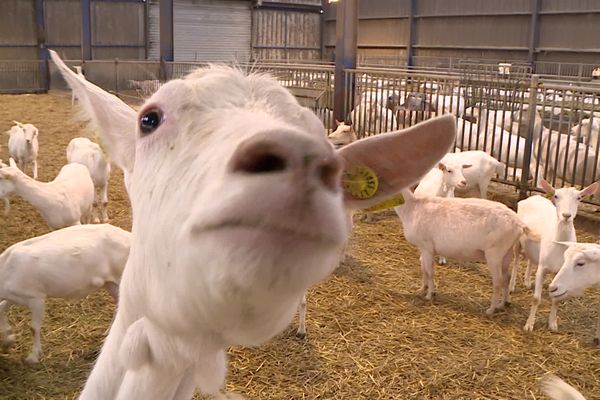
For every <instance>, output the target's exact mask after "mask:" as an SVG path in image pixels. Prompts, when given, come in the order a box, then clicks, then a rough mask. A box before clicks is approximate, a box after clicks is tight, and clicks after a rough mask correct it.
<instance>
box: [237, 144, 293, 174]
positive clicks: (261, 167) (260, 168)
mask: <svg viewBox="0 0 600 400" xmlns="http://www.w3.org/2000/svg"><path fill="white" fill-rule="evenodd" d="M286 168H287V161H286V159H285V158H284V157H283V156H282V155H280V154H278V153H277V152H276V151H274V150H273V149H272V148H263V149H260V148H256V147H255V148H252V149H250V150H249V151H247V152H245V153H244V154H242V155H241V156H240V157H238V159H237V160H236V161H235V162H234V165H233V170H234V171H235V172H245V173H248V174H263V173H269V172H279V171H283V170H285V169H286Z"/></svg>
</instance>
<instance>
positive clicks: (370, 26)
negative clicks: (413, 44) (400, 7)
mask: <svg viewBox="0 0 600 400" xmlns="http://www.w3.org/2000/svg"><path fill="white" fill-rule="evenodd" d="M407 41H408V19H367V20H361V21H360V22H359V24H358V45H359V46H361V45H377V44H379V45H381V44H383V43H385V44H386V45H389V46H394V45H406V43H407Z"/></svg>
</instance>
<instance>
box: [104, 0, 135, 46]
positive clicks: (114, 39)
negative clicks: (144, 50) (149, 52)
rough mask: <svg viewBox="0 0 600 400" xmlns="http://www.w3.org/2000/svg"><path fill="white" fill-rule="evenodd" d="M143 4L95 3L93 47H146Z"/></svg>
mask: <svg viewBox="0 0 600 400" xmlns="http://www.w3.org/2000/svg"><path fill="white" fill-rule="evenodd" d="M144 7H145V4H143V3H120V2H104V1H100V2H94V3H93V5H92V45H98V44H100V45H141V46H145V44H146V41H145V36H144V35H145V32H144V30H145V19H144V15H145V13H144Z"/></svg>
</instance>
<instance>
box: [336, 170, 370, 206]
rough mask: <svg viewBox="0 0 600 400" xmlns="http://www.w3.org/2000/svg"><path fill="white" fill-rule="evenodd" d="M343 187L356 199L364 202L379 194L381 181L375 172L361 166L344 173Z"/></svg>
mask: <svg viewBox="0 0 600 400" xmlns="http://www.w3.org/2000/svg"><path fill="white" fill-rule="evenodd" d="M342 186H343V187H344V189H345V190H346V191H347V192H348V193H350V194H351V195H352V197H354V198H355V199H361V200H364V199H368V198H371V197H373V196H374V195H375V193H377V188H378V187H379V180H378V179H377V174H375V171H373V170H372V169H371V168H369V167H366V166H362V165H361V166H357V167H354V168H353V169H351V170H348V171H344V175H343V176H342Z"/></svg>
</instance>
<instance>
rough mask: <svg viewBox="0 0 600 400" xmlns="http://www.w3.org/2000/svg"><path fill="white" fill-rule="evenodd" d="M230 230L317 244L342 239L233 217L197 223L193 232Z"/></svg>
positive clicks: (336, 241) (330, 242)
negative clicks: (205, 223)
mask: <svg viewBox="0 0 600 400" xmlns="http://www.w3.org/2000/svg"><path fill="white" fill-rule="evenodd" d="M228 230H245V231H248V232H251V233H253V234H261V233H262V234H270V235H275V236H277V237H279V238H289V239H294V240H301V241H304V242H313V243H315V244H316V243H320V244H333V245H339V244H340V240H336V238H335V237H334V236H333V235H325V234H322V233H320V232H314V231H311V230H308V229H298V228H295V227H291V226H285V225H280V224H265V223H259V222H251V221H243V220H236V219H231V220H224V221H221V222H217V223H212V224H208V225H200V224H197V225H194V226H193V227H192V233H194V234H197V235H198V234H202V233H210V232H218V231H228Z"/></svg>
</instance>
